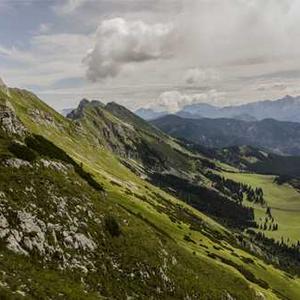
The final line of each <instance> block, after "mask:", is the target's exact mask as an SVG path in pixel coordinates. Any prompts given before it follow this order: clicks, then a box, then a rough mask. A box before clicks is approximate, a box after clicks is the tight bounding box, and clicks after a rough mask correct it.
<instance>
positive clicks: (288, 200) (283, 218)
mask: <svg viewBox="0 0 300 300" xmlns="http://www.w3.org/2000/svg"><path fill="white" fill-rule="evenodd" d="M223 175H224V176H225V177H227V178H230V179H233V180H235V181H238V182H243V183H247V184H250V185H251V186H253V187H261V188H262V189H263V191H264V195H265V199H266V200H267V203H268V205H269V206H270V207H271V208H272V214H273V215H274V217H275V219H276V220H277V221H278V223H279V229H278V231H265V234H266V235H267V236H269V237H273V238H275V239H281V237H284V238H285V240H286V238H290V239H291V240H292V241H294V242H295V241H297V240H299V239H300V235H299V232H300V223H299V217H300V193H299V192H297V191H296V190H295V189H294V188H293V187H291V186H290V185H288V184H284V185H278V184H276V183H274V178H275V176H269V175H257V174H247V173H235V172H223ZM255 211H256V216H257V219H259V218H260V217H261V216H264V212H265V209H263V208H262V207H260V206H255Z"/></svg>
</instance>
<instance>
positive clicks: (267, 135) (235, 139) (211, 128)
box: [151, 115, 300, 156]
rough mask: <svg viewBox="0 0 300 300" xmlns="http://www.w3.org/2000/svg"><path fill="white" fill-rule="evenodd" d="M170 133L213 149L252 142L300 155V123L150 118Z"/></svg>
mask: <svg viewBox="0 0 300 300" xmlns="http://www.w3.org/2000/svg"><path fill="white" fill-rule="evenodd" d="M151 123H152V124H153V125H155V126H156V127H158V128H160V129H161V130H162V131H164V132H166V133H167V134H170V135H173V136H175V137H178V138H185V139H187V140H190V141H191V142H194V143H198V144H200V145H203V146H206V147H210V148H224V147H231V146H242V145H250V146H253V147H257V148H262V149H266V150H268V151H271V152H273V153H276V154H279V155H294V156H296V155H299V154H300V135H299V132H300V124H299V123H296V122H287V121H277V120H275V119H263V120H261V121H243V120H237V119H228V118H218V119H210V118H202V119H186V118H182V117H179V116H177V115H167V116H164V117H162V118H159V119H156V120H153V121H151Z"/></svg>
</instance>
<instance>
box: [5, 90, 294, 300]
mask: <svg viewBox="0 0 300 300" xmlns="http://www.w3.org/2000/svg"><path fill="white" fill-rule="evenodd" d="M11 94H12V99H11V102H12V104H13V105H14V107H15V109H16V111H17V113H18V116H19V117H20V119H21V120H22V122H23V123H24V124H25V125H26V126H27V127H28V128H29V129H30V131H32V132H33V133H35V134H40V135H42V136H44V137H45V138H47V139H49V140H50V141H51V142H53V143H54V144H55V145H57V146H59V147H61V148H62V149H63V150H64V151H65V152H66V153H67V154H68V155H69V156H71V157H72V158H73V159H74V160H76V162H77V163H82V164H83V167H84V169H85V171H87V172H89V173H91V174H92V175H93V176H94V178H95V179H96V180H97V181H98V182H99V183H101V184H102V185H103V186H104V188H105V190H106V192H107V198H106V201H105V202H101V201H94V205H95V206H96V210H97V212H98V213H99V215H102V214H105V215H113V216H114V217H115V218H116V220H117V222H118V223H119V224H120V227H121V232H122V233H121V235H120V236H119V237H111V236H110V235H109V237H108V236H107V241H106V242H105V243H104V249H105V253H108V254H109V255H110V256H112V257H115V258H118V259H119V260H120V263H121V265H122V266H123V267H124V269H126V270H127V271H128V272H131V271H132V269H133V268H134V267H135V268H136V266H137V264H141V263H142V265H146V266H150V269H151V270H156V271H157V270H159V267H161V266H162V265H163V263H164V262H163V257H164V255H163V254H162V253H164V252H165V251H166V252H167V253H168V256H167V261H168V263H169V265H170V269H169V276H170V277H171V278H172V280H174V282H176V293H175V292H173V294H172V293H169V294H168V292H165V294H164V298H163V299H183V298H184V295H185V294H186V293H187V291H189V292H190V293H193V292H194V293H195V297H196V299H199V298H201V299H222V298H224V296H225V295H224V292H225V291H227V292H229V293H230V294H231V295H232V296H233V297H234V298H236V299H254V291H253V289H255V290H256V291H260V292H262V293H263V294H264V295H265V296H266V299H278V298H279V297H278V293H280V294H283V295H284V296H285V297H286V298H289V299H295V300H296V299H298V298H299V295H300V281H299V279H291V278H289V277H287V276H285V273H284V272H282V271H280V270H277V269H275V268H274V267H272V266H270V265H267V264H266V263H264V262H263V261H262V260H261V259H259V258H256V257H254V256H253V255H250V254H249V253H247V252H245V251H243V250H241V249H239V248H238V247H237V246H235V244H234V238H233V235H232V233H231V232H230V231H228V230H227V229H225V228H224V227H223V226H221V225H220V224H218V223H217V222H215V221H213V220H212V219H210V218H209V217H207V216H205V215H204V214H202V213H200V212H198V211H196V210H195V209H193V208H191V207H189V206H188V205H186V204H184V203H183V202H181V201H180V200H178V199H176V198H174V197H171V196H170V195H168V194H166V193H165V192H163V191H161V190H160V189H158V188H156V187H154V186H152V185H150V184H149V183H146V182H145V181H144V180H142V179H141V178H139V177H137V176H136V175H134V174H133V173H132V172H130V171H129V170H128V169H127V168H126V167H124V166H123V165H122V164H121V163H120V162H119V160H118V157H116V156H115V155H113V154H112V153H111V152H110V151H108V150H107V149H105V148H104V147H101V146H99V144H97V142H96V141H95V140H94V138H93V136H91V135H89V134H88V133H87V132H78V131H77V130H76V126H75V125H74V124H73V123H71V122H70V121H69V120H66V119H64V118H63V117H62V116H60V115H59V114H57V113H55V112H54V111H53V110H52V109H51V108H50V107H48V106H46V105H45V104H43V103H42V102H40V101H39V100H38V99H37V98H36V97H35V96H33V95H32V94H28V93H26V92H24V91H21V92H20V91H18V90H12V91H11ZM32 108H37V109H39V110H42V111H44V112H47V113H49V114H51V116H53V119H54V121H55V123H56V124H59V126H49V125H47V124H43V123H41V124H38V123H36V122H35V121H34V120H33V119H32V118H31V117H30V115H29V114H28V111H29V110H30V109H32ZM3 151H4V150H3ZM161 151H165V149H161ZM191 156H192V155H191ZM179 163H180V164H181V162H179ZM224 175H226V176H235V175H236V176H240V175H241V174H233V173H226V174H225V173H224ZM245 176H246V174H245ZM253 177H254V176H253ZM255 178H256V177H255ZM29 179H30V177H29V178H28V180H29ZM244 179H245V180H246V177H245V178H244ZM252 180H258V179H257V178H256V179H252ZM270 180H271V179H270ZM238 181H239V180H238ZM116 183H117V184H116ZM252 184H255V183H254V182H252ZM257 184H258V185H259V186H260V184H261V182H260V181H258V182H257ZM268 184H269V185H267V183H266V187H267V186H269V188H270V190H272V188H271V187H270V186H271V183H270V181H268ZM62 185H63V184H62ZM272 187H273V186H272ZM87 188H88V187H87ZM88 189H90V188H88ZM129 191H130V192H129ZM288 191H289V192H290V190H289V189H288ZM74 192H75V191H74ZM286 192H287V191H285V190H284V192H283V194H285V193H286ZM78 193H79V191H78ZM272 193H273V192H272V191H270V196H268V197H272V196H271V195H272ZM275 196H276V193H275V195H274V197H275ZM274 201H275V200H274ZM293 201H294V202H296V200H295V199H294V200H293ZM293 201H292V202H293ZM187 212H188V214H186V213H187ZM195 220H197V222H203V224H205V226H204V227H203V228H202V227H201V226H200V228H198V229H197V230H193V229H192V226H194V227H195V224H194V223H195ZM125 221H126V222H125ZM197 224H198V223H197ZM186 236H188V237H189V238H185V237H186ZM192 241H194V242H192ZM103 251H104V250H103ZM212 254H215V255H216V254H217V255H218V256H220V257H221V258H222V259H221V260H220V259H218V258H215V257H213V255H212ZM5 257H6V255H5ZM172 257H175V258H176V261H177V263H176V264H174V265H172V263H171V261H172ZM245 258H248V259H251V260H253V261H254V263H251V264H249V263H248V262H245V261H247V260H245ZM226 261H230V263H226ZM102 263H103V261H102ZM237 265H238V266H241V267H242V268H243V269H245V270H247V271H248V272H251V274H252V275H253V276H254V277H255V278H257V279H260V280H263V281H265V282H267V284H268V285H269V286H270V289H265V288H262V287H261V286H259V285H257V284H256V283H254V282H252V281H251V280H249V276H247V278H248V279H246V277H245V274H247V273H246V272H244V273H243V272H241V271H240V270H239V269H238V268H237V267H236V266H237ZM16 269H18V268H16ZM99 270H100V267H99ZM31 272H33V271H31V270H30V267H29V269H28V273H27V274H28V276H29V274H31ZM99 272H100V271H99ZM113 274H115V273H113ZM102 275H103V274H102ZM114 276H116V277H114ZM118 276H119V275H118ZM118 276H117V275H112V277H107V278H106V279H105V278H103V277H101V274H100V273H99V274H97V276H95V278H94V281H95V282H97V280H98V281H99V282H101V283H102V285H103V286H102V288H103V290H101V292H102V294H103V295H114V296H115V295H116V293H117V292H118V293H120V295H121V293H122V292H123V295H124V292H125V291H129V290H130V291H133V292H135V293H137V294H140V295H144V296H143V297H141V299H142V298H144V299H149V297H150V296H151V292H152V293H154V290H155V288H156V286H157V285H159V284H161V282H158V281H159V280H160V279H159V278H158V277H157V276H156V277H155V276H154V278H151V280H150V281H149V282H147V285H143V284H141V281H140V280H138V279H132V280H130V279H128V278H125V277H124V278H123V277H118ZM120 276H121V275H120ZM24 277H25V276H24ZM117 278H118V279H117ZM90 280H93V279H90ZM53 282H54V283H55V280H54V281H53ZM92 282H93V281H92ZM73 283H75V284H76V280H74V282H73ZM73 283H68V282H66V286H67V288H70V289H72V284H73ZM40 284H41V285H45V283H44V282H41V283H40ZM95 284H96V283H95ZM117 286H118V290H117V291H116V287H117ZM275 290H276V291H278V292H275ZM114 291H115V292H114ZM174 293H175V294H174ZM197 293H198V294H197ZM152 295H153V294H152ZM197 295H198V296H197ZM200 295H201V296H200ZM115 297H116V296H115ZM116 299H117V298H116Z"/></svg>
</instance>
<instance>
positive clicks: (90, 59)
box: [84, 18, 174, 81]
mask: <svg viewBox="0 0 300 300" xmlns="http://www.w3.org/2000/svg"><path fill="white" fill-rule="evenodd" d="M173 39H174V31H173V26H172V24H169V23H168V24H153V25H150V24H146V23H144V22H143V21H127V20H125V19H123V18H113V19H109V20H104V21H103V22H102V23H101V25H100V26H99V27H98V30H97V33H96V42H95V46H94V48H93V49H91V50H90V51H89V53H88V54H87V56H86V57H85V58H84V62H85V63H86V64H87V77H88V79H90V80H92V81H97V80H99V79H103V78H106V77H115V76H117V75H118V74H119V73H120V71H121V70H122V69H123V68H124V67H126V66H127V65H129V64H131V63H141V62H146V61H151V60H158V59H166V58H169V57H171V56H172V41H173Z"/></svg>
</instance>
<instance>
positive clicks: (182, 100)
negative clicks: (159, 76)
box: [148, 89, 224, 113]
mask: <svg viewBox="0 0 300 300" xmlns="http://www.w3.org/2000/svg"><path fill="white" fill-rule="evenodd" d="M223 97H224V93H222V92H218V91H216V90H214V89H212V90H208V91H206V92H202V93H191V94H188V93H182V92H180V91H166V92H163V93H161V94H160V95H159V97H158V99H157V100H156V101H155V102H153V103H150V104H149V105H148V107H150V108H153V109H155V110H157V111H168V112H171V113H174V112H177V111H179V110H180V109H181V108H182V107H184V106H185V105H189V104H195V103H199V102H205V103H216V102H217V101H220V100H222V98H223Z"/></svg>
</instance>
